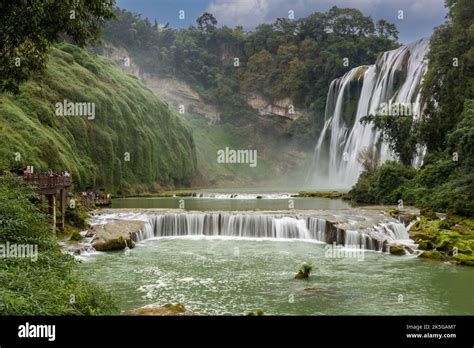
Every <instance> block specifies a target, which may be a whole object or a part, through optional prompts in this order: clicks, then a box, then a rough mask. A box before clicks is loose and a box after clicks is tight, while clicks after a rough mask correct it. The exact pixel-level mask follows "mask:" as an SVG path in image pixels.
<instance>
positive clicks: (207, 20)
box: [196, 12, 217, 32]
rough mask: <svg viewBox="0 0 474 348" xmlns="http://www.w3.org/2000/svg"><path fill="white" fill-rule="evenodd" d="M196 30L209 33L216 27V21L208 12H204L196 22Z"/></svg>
mask: <svg viewBox="0 0 474 348" xmlns="http://www.w3.org/2000/svg"><path fill="white" fill-rule="evenodd" d="M196 22H197V24H198V28H199V30H200V31H202V32H209V31H211V30H213V29H215V27H216V25H217V19H216V17H214V16H213V15H212V14H211V13H209V12H204V13H203V14H202V15H201V17H199V18H198V19H197V20H196Z"/></svg>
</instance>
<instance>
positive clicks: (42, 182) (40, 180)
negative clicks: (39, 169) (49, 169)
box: [23, 174, 72, 189]
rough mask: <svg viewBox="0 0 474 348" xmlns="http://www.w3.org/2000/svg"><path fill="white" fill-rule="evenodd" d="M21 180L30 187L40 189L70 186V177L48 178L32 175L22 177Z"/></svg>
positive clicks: (46, 176)
mask: <svg viewBox="0 0 474 348" xmlns="http://www.w3.org/2000/svg"><path fill="white" fill-rule="evenodd" d="M23 180H24V181H25V182H27V183H28V184H30V185H33V186H37V187H38V188H40V189H50V188H62V187H69V186H71V184H72V178H71V177H70V176H48V175H40V174H33V175H28V176H24V177H23Z"/></svg>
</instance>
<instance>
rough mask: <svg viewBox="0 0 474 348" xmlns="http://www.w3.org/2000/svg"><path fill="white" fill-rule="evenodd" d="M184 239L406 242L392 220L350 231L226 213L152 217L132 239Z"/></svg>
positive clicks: (363, 244)
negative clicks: (190, 237)
mask: <svg viewBox="0 0 474 348" xmlns="http://www.w3.org/2000/svg"><path fill="white" fill-rule="evenodd" d="M185 236H215V237H217V236H220V237H240V238H272V239H297V240H305V241H317V242H322V243H330V244H332V243H336V244H340V245H344V246H346V247H351V248H352V247H360V248H363V249H367V250H377V251H381V250H382V247H383V243H384V241H387V242H389V243H393V242H398V241H410V239H409V236H408V233H407V230H406V228H405V226H404V225H403V224H402V223H399V222H393V221H391V222H382V223H379V224H377V225H374V226H373V228H366V229H363V230H350V229H342V228H338V227H336V226H335V225H334V224H333V223H330V222H328V221H327V220H325V219H320V218H317V217H314V216H308V215H304V214H284V215H283V214H230V213H168V214H161V215H152V216H150V217H149V219H148V221H147V222H146V223H145V224H144V226H143V228H142V229H141V230H140V231H139V232H138V233H136V234H135V235H134V239H135V241H141V240H145V239H150V238H154V237H185Z"/></svg>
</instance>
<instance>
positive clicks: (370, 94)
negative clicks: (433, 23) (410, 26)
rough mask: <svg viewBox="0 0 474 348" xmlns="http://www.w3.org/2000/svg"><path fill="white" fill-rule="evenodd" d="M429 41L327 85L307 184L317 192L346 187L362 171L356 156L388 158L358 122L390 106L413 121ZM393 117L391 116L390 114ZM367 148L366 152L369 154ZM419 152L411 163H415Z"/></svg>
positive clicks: (399, 50) (387, 55) (366, 127)
mask: <svg viewBox="0 0 474 348" xmlns="http://www.w3.org/2000/svg"><path fill="white" fill-rule="evenodd" d="M428 48H429V39H427V38H424V39H421V40H418V41H416V42H414V43H412V44H409V45H406V46H401V47H399V48H397V49H395V50H392V51H388V52H385V53H384V54H383V55H382V56H381V57H380V58H379V59H378V60H377V62H376V64H374V65H369V66H360V67H357V68H354V69H352V70H350V71H349V72H347V73H346V74H345V75H344V76H343V77H341V78H338V79H336V80H334V81H332V83H331V85H330V87H329V92H328V96H327V100H326V111H325V123H324V127H323V130H322V131H321V134H320V136H319V139H318V141H317V144H316V148H315V154H314V159H313V164H312V166H311V170H310V172H309V180H310V182H311V184H312V185H315V186H317V187H320V188H334V189H341V188H350V187H351V186H352V185H353V184H354V183H355V182H356V181H357V179H358V177H359V174H360V172H361V170H362V168H361V164H360V163H359V162H358V160H357V157H358V154H359V152H360V151H361V150H363V149H368V150H369V151H368V152H369V153H372V154H373V156H374V158H375V157H378V158H379V159H380V163H382V162H384V161H386V160H388V159H391V158H394V156H393V154H391V153H390V150H389V148H388V146H387V144H386V143H385V142H383V141H382V139H381V134H380V132H379V131H376V130H373V129H372V125H371V124H367V125H363V124H361V123H360V119H361V118H362V117H364V116H366V115H369V114H372V115H376V114H377V113H379V112H380V110H381V108H383V107H384V106H388V108H387V109H388V110H391V109H390V106H392V105H398V106H400V108H401V107H404V106H407V107H409V108H410V109H409V111H410V116H411V117H413V118H414V119H417V118H418V117H419V116H420V113H421V111H422V108H423V105H422V100H421V93H420V86H421V83H422V80H423V76H424V74H425V72H426V70H427V66H428V63H427V60H426V58H425V56H426V53H427V52H428ZM394 117H395V116H394ZM370 150H371V151H370ZM423 152H424V150H423V149H422V148H419V150H418V153H417V154H416V156H415V157H416V158H415V160H414V163H413V164H414V165H420V164H421V161H422V158H423Z"/></svg>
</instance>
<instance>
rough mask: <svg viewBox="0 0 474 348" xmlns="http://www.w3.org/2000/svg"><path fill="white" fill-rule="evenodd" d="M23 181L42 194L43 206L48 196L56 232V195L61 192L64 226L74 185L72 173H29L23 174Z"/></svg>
mask: <svg viewBox="0 0 474 348" xmlns="http://www.w3.org/2000/svg"><path fill="white" fill-rule="evenodd" d="M23 181H24V182H26V183H28V184H29V185H31V186H33V188H34V190H35V191H36V192H37V193H38V194H39V195H40V197H41V206H43V204H44V200H45V197H47V198H48V213H49V215H50V216H51V218H52V222H51V225H52V228H53V232H56V205H57V200H56V196H58V194H59V197H60V202H61V221H60V224H59V226H60V227H61V228H64V223H65V217H66V206H67V195H68V191H69V189H70V188H71V186H72V177H71V176H70V175H57V174H54V175H50V174H43V175H41V174H28V175H25V176H23Z"/></svg>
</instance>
